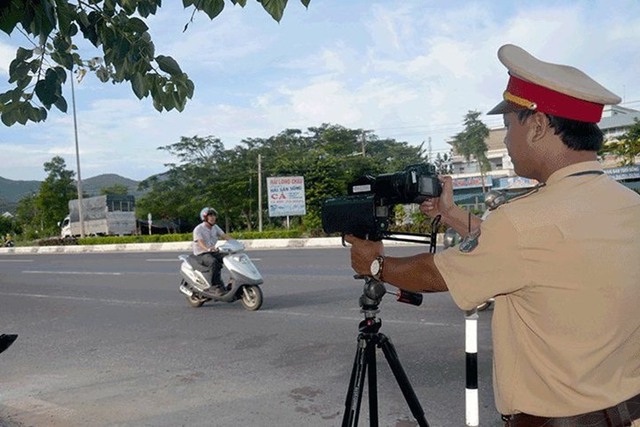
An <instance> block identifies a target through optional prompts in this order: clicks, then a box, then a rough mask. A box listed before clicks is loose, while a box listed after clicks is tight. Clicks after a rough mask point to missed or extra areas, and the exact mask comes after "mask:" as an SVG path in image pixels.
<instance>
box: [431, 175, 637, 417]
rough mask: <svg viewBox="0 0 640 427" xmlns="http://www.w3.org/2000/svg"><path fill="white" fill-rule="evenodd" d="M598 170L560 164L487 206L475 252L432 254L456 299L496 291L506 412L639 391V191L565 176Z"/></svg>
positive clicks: (539, 411) (604, 400) (565, 406)
mask: <svg viewBox="0 0 640 427" xmlns="http://www.w3.org/2000/svg"><path fill="white" fill-rule="evenodd" d="M601 170H602V168H601V166H600V164H599V163H598V162H584V163H579V164H575V165H571V166H569V167H566V168H564V169H561V170H559V171H556V172H555V173H554V174H553V175H552V176H551V177H549V179H548V181H547V183H546V186H544V187H541V188H540V189H539V190H538V191H537V192H534V193H532V194H530V195H528V196H526V197H523V198H520V199H518V200H514V201H512V202H510V203H508V204H505V205H503V206H501V207H500V208H498V209H496V211H494V212H492V214H491V215H489V217H488V218H487V220H486V221H484V222H483V223H482V226H481V228H480V235H479V237H478V242H477V246H476V247H475V248H473V249H471V251H469V252H466V253H465V252H462V251H460V250H459V249H458V247H454V248H450V249H447V250H445V251H443V252H440V253H438V254H436V255H435V263H436V266H437V267H438V269H439V271H440V273H441V274H442V276H443V278H444V279H445V281H446V283H447V286H448V288H449V290H450V292H451V295H452V297H453V299H454V300H455V302H456V304H457V305H458V306H459V307H460V308H462V309H465V310H468V309H472V308H473V307H475V306H477V305H478V304H480V303H482V302H483V301H485V300H486V299H487V298H489V297H492V296H496V302H495V308H494V312H493V319H492V329H493V348H494V390H495V400H496V406H497V409H498V411H499V412H501V413H502V414H514V413H519V412H524V413H528V414H532V415H538V416H547V417H558V416H570V415H576V414H581V413H585V412H590V411H594V410H598V409H603V408H606V407H610V406H613V405H615V404H617V403H619V402H621V401H624V400H626V399H628V398H630V397H632V396H635V395H637V394H639V393H640V196H639V195H638V194H637V193H635V192H633V191H631V190H629V189H628V188H626V187H624V186H622V185H620V184H619V183H617V182H615V181H614V180H613V179H611V178H609V177H608V176H607V175H604V174H601V175H596V174H588V175H581V176H569V175H572V174H574V173H577V172H581V171H601ZM470 246H473V245H470ZM470 246H468V247H467V248H469V247H470Z"/></svg>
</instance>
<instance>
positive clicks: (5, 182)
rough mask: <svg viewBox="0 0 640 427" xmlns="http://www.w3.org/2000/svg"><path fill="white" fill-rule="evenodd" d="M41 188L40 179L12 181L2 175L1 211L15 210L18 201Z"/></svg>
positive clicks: (0, 181)
mask: <svg viewBox="0 0 640 427" xmlns="http://www.w3.org/2000/svg"><path fill="white" fill-rule="evenodd" d="M39 188H40V181H12V180H10V179H6V178H2V177H1V176H0V213H2V212H5V211H9V212H15V208H16V206H17V204H18V201H19V200H20V199H22V198H23V197H24V196H26V195H28V194H31V193H36V192H37V191H38V189H39Z"/></svg>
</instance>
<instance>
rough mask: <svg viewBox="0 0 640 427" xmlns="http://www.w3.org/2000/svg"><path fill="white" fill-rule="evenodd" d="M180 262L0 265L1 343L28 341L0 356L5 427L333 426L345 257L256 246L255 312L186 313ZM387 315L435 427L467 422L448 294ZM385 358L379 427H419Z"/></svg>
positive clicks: (346, 314) (343, 332)
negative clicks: (8, 337)
mask: <svg viewBox="0 0 640 427" xmlns="http://www.w3.org/2000/svg"><path fill="white" fill-rule="evenodd" d="M423 250H425V249H424V248H422V247H417V248H408V247H394V248H389V249H388V251H387V252H388V253H389V254H409V253H415V252H417V251H423ZM177 255H178V254H177V253H166V252H164V253H108V254H94V253H90V254H60V255H3V256H0V333H17V334H19V337H18V340H17V341H16V342H15V343H14V344H13V346H12V347H11V348H9V349H8V350H7V351H5V352H4V353H2V354H1V355H0V425H2V426H50V427H58V426H60V427H62V426H64V427H74V426H154V427H155V426H159V427H161V426H172V427H173V426H225V427H226V426H302V425H304V426H337V425H340V424H341V422H342V416H343V413H344V404H345V397H346V394H347V386H348V382H349V376H350V373H351V370H352V366H353V359H354V355H355V353H356V338H357V334H358V323H359V322H360V321H361V320H362V319H363V315H362V313H361V312H360V307H359V306H358V299H359V297H360V295H361V294H362V289H363V282H362V281H361V280H355V279H353V276H352V275H353V273H352V271H351V269H350V268H349V266H348V251H347V250H346V249H343V248H333V249H295V250H259V251H258V250H255V251H251V252H250V256H251V258H252V259H253V260H254V262H255V264H256V266H257V267H258V269H259V270H260V271H261V272H262V274H263V276H264V278H265V284H264V285H263V293H264V304H263V306H262V308H261V309H260V310H259V311H256V312H249V311H246V310H244V309H243V307H242V305H241V304H240V303H239V302H236V303H233V304H225V303H215V304H212V303H207V304H205V305H204V306H203V307H200V308H191V307H190V306H188V304H187V303H186V301H185V299H184V298H183V296H182V295H181V294H180V293H179V292H178V290H177V286H178V281H179V275H178V267H179V261H178V260H177ZM378 317H379V318H380V319H382V329H381V330H380V332H382V333H384V334H385V335H387V336H388V337H390V338H391V340H392V342H393V343H394V345H395V347H396V350H397V354H398V356H399V359H400V362H401V364H402V366H403V367H404V369H405V371H406V372H407V374H408V376H409V379H410V381H411V384H412V386H413V388H414V390H415V393H416V395H417V397H418V399H419V401H420V403H421V405H422V407H423V409H424V411H425V415H426V419H427V421H428V422H429V425H430V426H432V427H434V426H463V425H465V403H464V396H465V388H464V387H465V372H464V366H465V353H464V317H463V314H462V312H461V311H460V310H458V309H457V308H456V307H455V305H454V304H453V302H452V301H451V298H450V296H449V295H448V294H430V295H425V298H424V303H423V304H422V306H420V307H415V306H409V305H406V304H402V303H399V302H397V301H395V297H394V296H392V295H387V296H385V297H384V298H383V300H382V303H381V304H380V313H379V314H378ZM490 317H491V311H490V310H489V311H488V312H484V313H481V314H480V320H479V322H478V323H479V337H480V344H479V371H480V379H479V381H480V385H479V386H480V390H479V395H480V425H482V426H499V425H501V423H500V422H499V416H498V414H497V413H496V411H495V409H494V404H493V394H492V391H491V340H490V328H489V326H490V320H491V319H490ZM377 353H378V359H377V374H378V387H377V389H378V400H379V409H378V414H379V419H380V425H381V426H393V427H409V426H416V425H417V423H416V422H415V421H414V420H413V417H412V416H411V412H410V410H409V408H408V406H407V404H406V402H405V400H404V398H403V395H402V393H401V391H400V389H399V387H398V385H397V383H396V381H395V379H394V377H393V375H392V373H391V370H390V369H389V367H388V364H387V363H386V361H385V359H384V356H383V354H382V352H381V351H380V350H378V352H377ZM368 419H369V410H368V401H367V393H366V392H365V395H364V399H363V402H362V408H361V410H360V423H359V425H369V421H368Z"/></svg>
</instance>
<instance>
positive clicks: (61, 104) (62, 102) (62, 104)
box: [53, 96, 67, 113]
mask: <svg viewBox="0 0 640 427" xmlns="http://www.w3.org/2000/svg"><path fill="white" fill-rule="evenodd" d="M53 105H55V106H56V108H57V109H58V110H60V111H62V112H63V113H66V112H67V100H66V99H64V98H63V97H62V96H59V97H58V99H57V100H56V102H55V104H53Z"/></svg>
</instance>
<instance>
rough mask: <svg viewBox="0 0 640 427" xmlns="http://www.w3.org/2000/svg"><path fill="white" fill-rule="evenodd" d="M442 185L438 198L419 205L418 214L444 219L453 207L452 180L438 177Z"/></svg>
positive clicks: (447, 177) (448, 177)
mask: <svg viewBox="0 0 640 427" xmlns="http://www.w3.org/2000/svg"><path fill="white" fill-rule="evenodd" d="M438 179H439V180H440V183H441V184H442V194H440V197H434V198H431V199H427V200H425V201H424V202H422V203H421V204H420V212H422V213H423V214H425V215H428V216H430V217H431V218H435V217H436V216H438V215H442V216H444V217H446V215H447V213H448V212H449V211H450V210H451V208H453V207H454V206H455V204H454V202H453V180H452V179H451V177H450V176H439V177H438Z"/></svg>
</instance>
